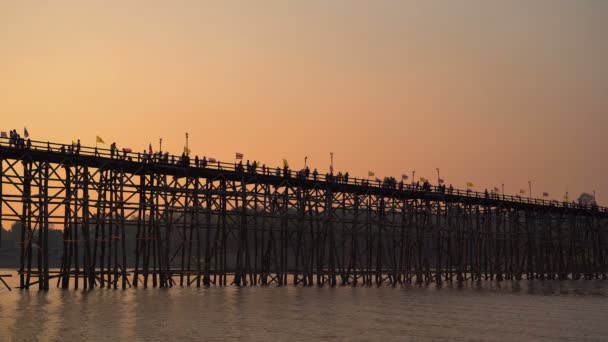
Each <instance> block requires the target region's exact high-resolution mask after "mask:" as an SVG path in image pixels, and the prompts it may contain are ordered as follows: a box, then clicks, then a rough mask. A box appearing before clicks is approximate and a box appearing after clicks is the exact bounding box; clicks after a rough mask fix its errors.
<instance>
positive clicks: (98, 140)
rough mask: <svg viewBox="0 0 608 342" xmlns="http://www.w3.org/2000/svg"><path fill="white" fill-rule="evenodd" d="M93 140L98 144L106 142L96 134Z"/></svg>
mask: <svg viewBox="0 0 608 342" xmlns="http://www.w3.org/2000/svg"><path fill="white" fill-rule="evenodd" d="M95 142H96V143H100V144H105V143H106V142H105V141H103V139H102V138H101V137H100V136H99V135H98V136H96V137H95Z"/></svg>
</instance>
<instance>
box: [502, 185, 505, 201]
mask: <svg viewBox="0 0 608 342" xmlns="http://www.w3.org/2000/svg"><path fill="white" fill-rule="evenodd" d="M502 199H503V200H504V199H505V183H502Z"/></svg>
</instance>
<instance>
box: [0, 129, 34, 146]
mask: <svg viewBox="0 0 608 342" xmlns="http://www.w3.org/2000/svg"><path fill="white" fill-rule="evenodd" d="M3 134H4V133H3ZM8 146H10V147H12V146H14V147H17V148H31V147H32V141H31V140H30V138H29V137H27V138H22V137H21V135H19V133H17V130H16V129H12V130H11V131H10V133H9V138H8Z"/></svg>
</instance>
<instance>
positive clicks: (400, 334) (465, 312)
mask: <svg viewBox="0 0 608 342" xmlns="http://www.w3.org/2000/svg"><path fill="white" fill-rule="evenodd" d="M0 273H6V272H0ZM16 280H17V279H16V278H13V279H12V280H11V283H12V284H15V282H16ZM607 319H608V282H606V281H565V282H557V281H544V282H543V281H535V282H527V281H520V282H507V281H505V282H502V283H493V282H487V283H481V284H465V285H462V286H457V285H455V284H453V285H444V286H442V287H440V288H437V287H435V286H434V285H432V286H414V285H413V286H407V287H395V288H392V287H380V288H378V287H358V288H352V287H336V288H329V287H325V288H317V287H311V288H302V287H293V286H288V287H284V288H277V287H244V288H237V287H225V288H221V287H211V288H208V289H206V288H200V289H197V288H183V289H182V288H179V287H174V288H172V289H169V290H165V289H137V290H135V289H130V290H124V291H123V290H108V289H96V290H93V291H90V292H84V291H82V290H79V291H75V290H59V289H55V288H53V289H51V290H50V291H49V292H46V293H45V292H39V291H38V290H30V291H20V290H13V292H8V291H7V290H6V289H0V341H36V340H41V341H85V340H86V341H122V340H125V341H126V340H128V341H182V340H194V341H199V340H219V339H223V340H263V341H268V340H277V341H283V340H290V341H291V340H361V341H365V340H373V341H376V340H381V339H384V340H422V341H426V340H475V341H504V340H515V341H517V340H520V341H529V340H533V341H538V340H546V341H559V340H564V341H573V340H577V341H580V340H589V341H601V340H606V336H608V324H607V323H606V322H607V321H608V320H607Z"/></svg>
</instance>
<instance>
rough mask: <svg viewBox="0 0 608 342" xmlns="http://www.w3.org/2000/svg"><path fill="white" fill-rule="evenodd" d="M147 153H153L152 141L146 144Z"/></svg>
mask: <svg viewBox="0 0 608 342" xmlns="http://www.w3.org/2000/svg"><path fill="white" fill-rule="evenodd" d="M148 153H149V154H152V153H153V151H152V143H150V144H149V145H148Z"/></svg>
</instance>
